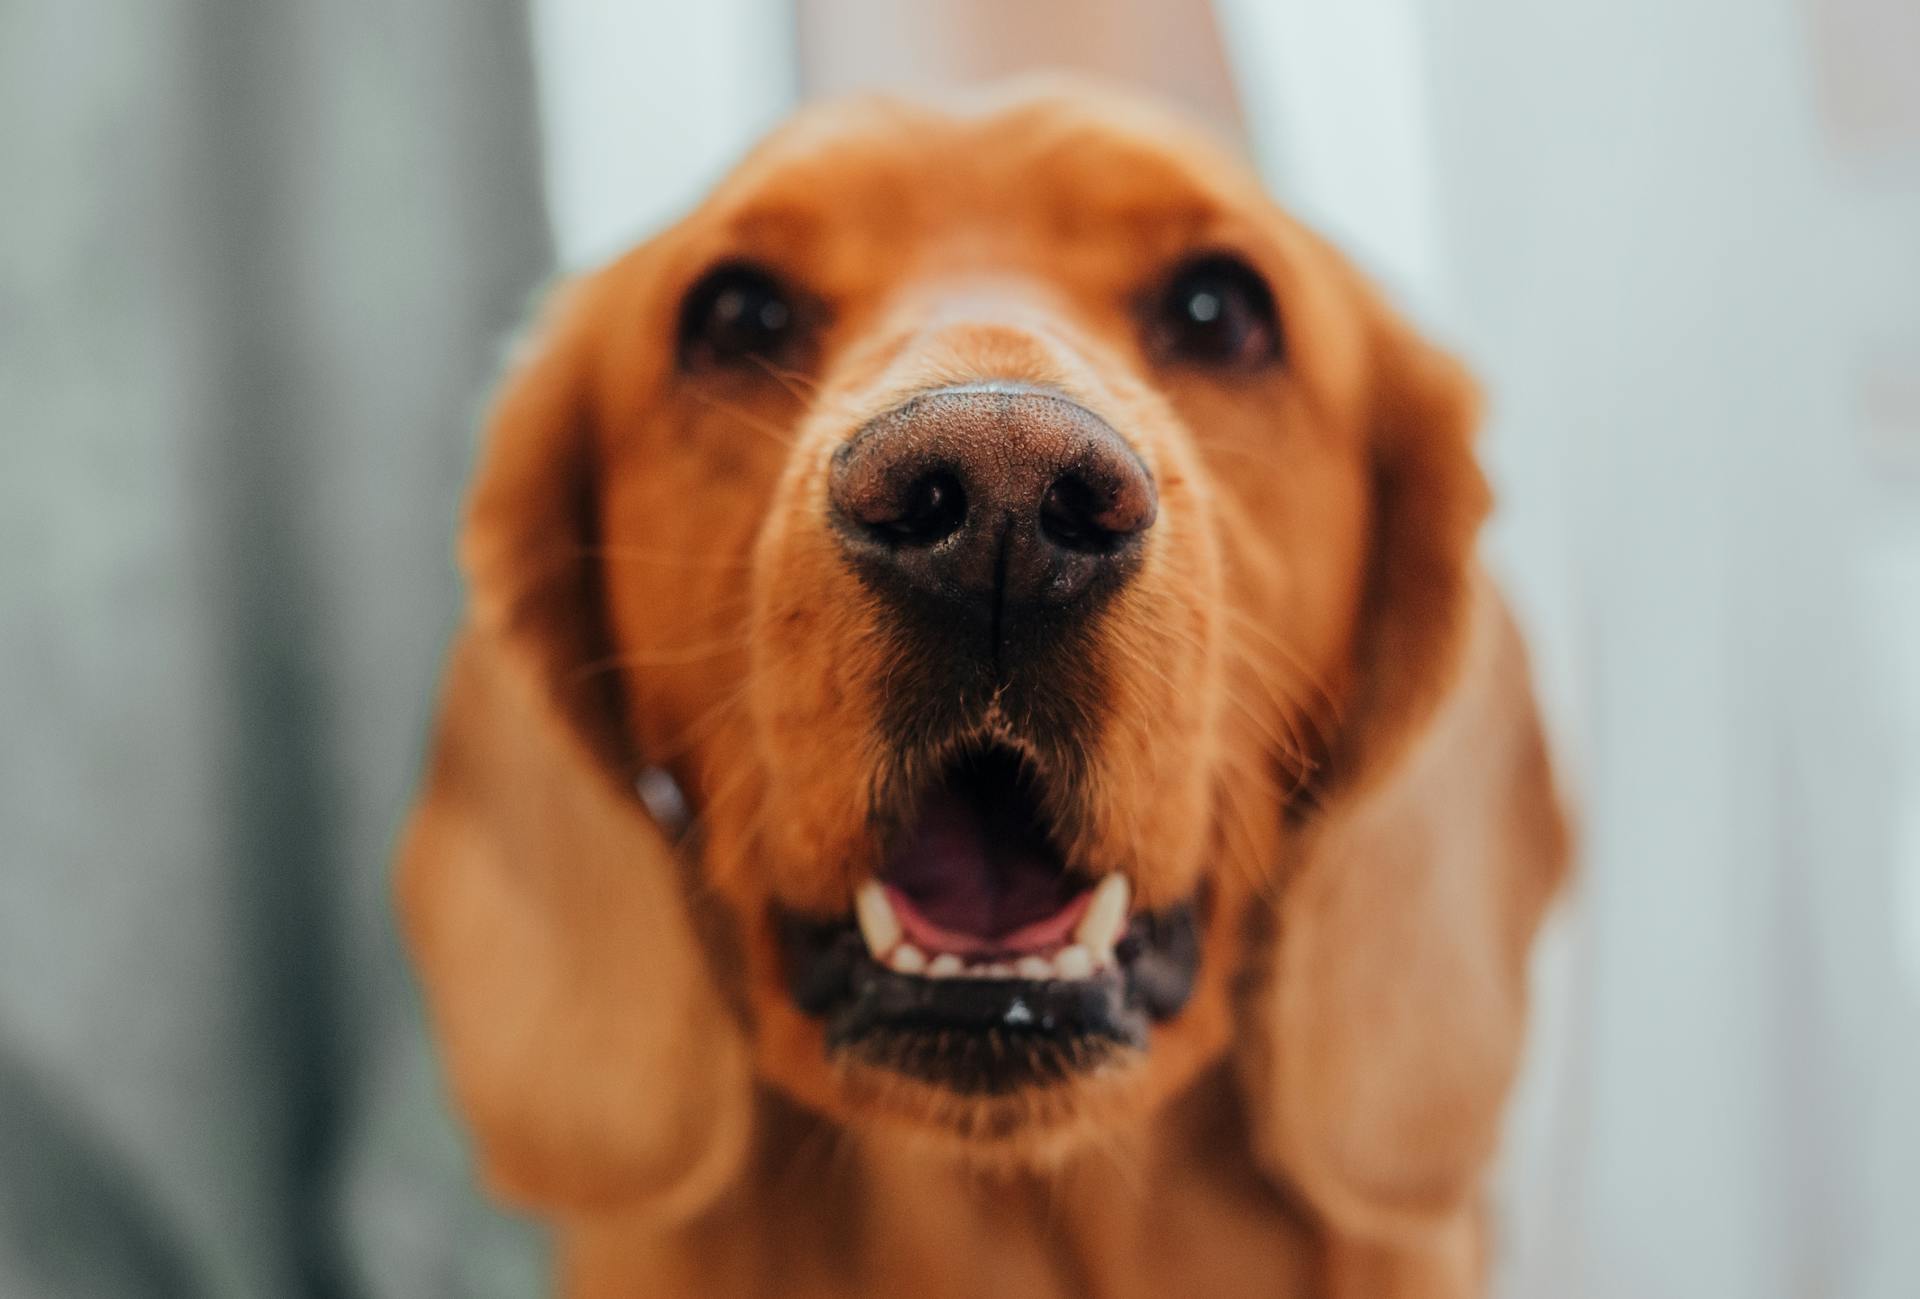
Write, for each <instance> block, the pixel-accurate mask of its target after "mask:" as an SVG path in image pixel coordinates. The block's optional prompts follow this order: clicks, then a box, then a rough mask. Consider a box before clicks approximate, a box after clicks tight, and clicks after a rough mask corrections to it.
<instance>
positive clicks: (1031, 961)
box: [1013, 956, 1053, 979]
mask: <svg viewBox="0 0 1920 1299" xmlns="http://www.w3.org/2000/svg"><path fill="white" fill-rule="evenodd" d="M1013 968H1014V969H1015V970H1016V971H1018V972H1019V975H1020V977H1021V978H1023V979H1051V978H1052V977H1053V962H1052V961H1049V960H1048V959H1047V958H1046V957H1044V956H1023V957H1021V958H1020V960H1019V961H1018V962H1017V963H1016V964H1015V965H1014V967H1013Z"/></svg>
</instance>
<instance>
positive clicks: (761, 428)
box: [694, 391, 793, 451]
mask: <svg viewBox="0 0 1920 1299" xmlns="http://www.w3.org/2000/svg"><path fill="white" fill-rule="evenodd" d="M694 396H695V397H696V398H697V399H698V400H700V401H701V402H704V403H705V404H706V405H708V406H711V407H712V408H713V409H715V410H717V411H719V412H720V413H721V414H723V415H727V416H730V417H732V418H733V419H736V420H738V421H739V422H740V423H741V425H742V426H743V427H745V428H748V429H751V430H752V431H753V432H755V433H758V434H759V435H760V436H761V437H764V438H765V439H767V441H769V442H771V443H773V444H774V445H775V446H777V447H779V448H780V449H781V450H783V451H784V450H786V449H787V448H789V447H791V446H792V445H793V434H792V432H791V431H790V430H787V429H783V428H781V427H780V426H779V425H778V424H775V423H773V422H771V421H769V420H766V419H763V418H761V417H760V416H758V415H756V414H754V413H753V412H752V411H750V410H747V409H746V408H745V407H742V406H737V405H735V404H734V403H733V402H730V401H724V400H722V399H721V398H719V397H716V396H714V395H713V394H712V393H710V392H701V391H696V392H695V393H694Z"/></svg>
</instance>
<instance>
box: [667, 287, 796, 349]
mask: <svg viewBox="0 0 1920 1299" xmlns="http://www.w3.org/2000/svg"><path fill="white" fill-rule="evenodd" d="M798 315H799V313H798V311H797V309H796V307H795V304H794V300H793V296H792V295H791V294H790V293H788V291H787V290H786V288H785V286H783V285H782V284H781V283H780V281H779V280H778V279H776V278H775V277H774V276H773V275H772V274H770V273H769V272H767V271H764V270H761V269H760V268H759V267H757V266H750V265H747V264H744V263H739V262H732V263H728V264H726V265H724V266H718V267H715V268H714V269H713V270H711V271H708V272H707V273H706V274H705V275H703V276H701V277H700V280H699V282H698V283H696V284H695V285H694V286H693V288H691V289H689V290H688V291H687V297H686V301H685V302H684V303H683V304H682V305H681V308H680V360H681V363H682V364H684V365H735V364H738V363H740V362H742V361H745V360H747V359H749V358H750V357H756V356H757V357H762V358H765V359H774V358H777V357H779V356H780V355H781V353H782V352H784V351H785V350H786V349H787V348H788V346H789V345H790V344H791V342H792V340H793V338H794V335H795V332H796V330H797V328H798V325H799V321H798Z"/></svg>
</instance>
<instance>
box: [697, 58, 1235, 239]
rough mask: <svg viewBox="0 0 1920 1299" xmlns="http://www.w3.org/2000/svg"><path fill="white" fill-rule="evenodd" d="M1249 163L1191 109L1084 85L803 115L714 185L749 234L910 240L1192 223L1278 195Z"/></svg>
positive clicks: (821, 109)
mask: <svg viewBox="0 0 1920 1299" xmlns="http://www.w3.org/2000/svg"><path fill="white" fill-rule="evenodd" d="M1265 202H1266V201H1265V198H1264V195H1263V194H1262V193H1261V191H1260V189H1259V186H1258V183H1257V182H1256V181H1255V180H1254V179H1253V177H1252V175H1251V173H1250V171H1249V170H1248V169H1247V168H1246V166H1245V165H1244V163H1242V162H1241V161H1240V160H1239V159H1238V158H1237V157H1235V156H1234V155H1233V154H1232V153H1231V152H1230V151H1229V150H1227V149H1226V148H1225V147H1224V146H1222V145H1221V144H1220V143H1219V142H1217V141H1215V140H1213V139H1211V138H1210V137H1208V136H1207V135H1206V134H1205V132H1204V131H1202V130H1200V129H1199V128H1198V127H1196V126H1194V125H1193V124H1191V123H1188V122H1185V121H1182V120H1181V119H1179V118H1177V117H1176V116H1174V115H1171V114H1168V113H1166V112H1164V111H1163V110H1159V109H1156V108H1153V107H1150V106H1147V105H1143V104H1140V103H1137V102H1135V101H1132V100H1128V99H1126V98H1124V97H1118V96H1114V97H1099V96H1089V95H1086V94H1073V95H1052V96H1037V97H1027V98H1021V99H1017V100H1014V101H1012V102H1001V101H994V102H991V103H987V104H984V105H982V104H967V103H961V104H959V105H949V106H944V107H937V106H930V105H927V104H921V103H912V102H907V101H902V100H893V99H878V98H874V99H860V100H851V101H837V102H833V103H829V104H825V105H821V106H818V107H815V108H812V109H809V110H806V111H803V112H802V113H800V114H799V115H797V116H796V117H795V118H794V119H793V120H792V121H790V122H789V123H788V124H787V125H786V126H784V127H782V128H781V129H779V130H778V131H776V132H775V133H774V134H773V135H771V136H770V137H768V139H767V140H766V141H765V142H764V143H763V144H762V145H761V146H760V148H758V149H757V150H755V152H754V153H753V154H752V155H750V156H749V157H748V158H747V159H746V161H745V162H743V163H742V164H741V165H740V167H739V168H738V169H737V170H736V171H735V172H734V173H733V175H732V176H731V177H729V178H728V180H727V181H726V182H724V183H723V184H722V186H721V187H720V188H719V189H718V190H717V191H716V193H715V195H714V197H713V200H712V202H711V203H710V204H709V205H708V208H707V213H706V215H707V216H708V218H709V219H710V220H711V221H712V222H714V223H715V224H717V225H719V226H721V227H723V228H726V229H729V230H731V231H732V232H734V233H735V234H736V235H738V236H739V237H740V238H741V239H743V240H744V241H748V242H757V241H760V240H763V239H771V240H772V241H774V242H775V243H783V242H797V241H800V240H805V239H809V238H816V239H817V238H825V237H827V236H828V235H830V234H834V233H840V234H843V235H848V236H853V237H855V238H859V239H863V240H870V241H881V242H897V241H899V240H902V239H911V238H914V237H916V236H924V235H926V234H928V233H935V232H937V233H939V234H941V235H945V236H948V237H954V236H963V235H964V234H965V233H966V232H967V231H968V230H969V229H973V230H991V231H993V232H996V233H999V234H1003V235H1005V234H1009V233H1014V234H1017V233H1018V232H1021V231H1028V232H1034V231H1044V232H1045V233H1047V234H1049V235H1053V236H1062V235H1064V236H1067V237H1079V238H1093V237H1098V236H1099V235H1100V234H1102V233H1103V232H1116V233H1119V234H1121V235H1124V236H1130V237H1133V236H1139V235H1142V234H1149V235H1150V234H1151V233H1154V232H1156V231H1160V230H1171V231H1173V232H1175V234H1176V235H1179V234H1191V233H1195V232H1199V231H1201V230H1204V229H1205V228H1207V227H1208V226H1209V225H1210V224H1214V223H1217V222H1219V221H1221V220H1223V219H1229V218H1231V217H1233V216H1235V215H1238V214H1243V213H1246V212H1247V211H1249V210H1250V209H1252V208H1255V207H1262V206H1264V205H1265Z"/></svg>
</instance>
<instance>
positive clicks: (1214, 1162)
mask: <svg viewBox="0 0 1920 1299" xmlns="http://www.w3.org/2000/svg"><path fill="white" fill-rule="evenodd" d="M760 1117H761V1123H760V1127H759V1133H760V1135H759V1138H758V1142H757V1148H756V1151H755V1155H754V1158H753V1161H752V1165H751V1167H750V1169H749V1171H748V1172H747V1173H746V1174H745V1176H744V1177H743V1178H742V1180H741V1182H740V1183H739V1184H738V1185H737V1186H736V1187H735V1188H734V1190H733V1191H731V1192H730V1193H729V1194H728V1195H727V1196H726V1197H725V1198H724V1199H723V1200H722V1201H721V1202H720V1203H719V1204H717V1205H716V1206H714V1207H713V1208H712V1209H711V1210H709V1211H708V1212H707V1213H705V1214H704V1215H702V1216H701V1217H699V1218H698V1219H696V1220H694V1221H692V1222H685V1223H678V1224H675V1223H668V1222H662V1221H660V1220H658V1219H657V1218H652V1217H649V1216H648V1215H645V1214H632V1213H622V1214H609V1215H606V1216H604V1217H598V1218H594V1219H592V1220H584V1219H576V1220H572V1221H570V1222H569V1223H568V1224H566V1225H565V1227H564V1228H563V1241H562V1250H563V1254H564V1259H563V1263H564V1271H565V1275H566V1278H567V1289H568V1292H569V1293H578V1294H599V1293H609V1294H611V1293H647V1294H658V1295H677V1294H689V1295H692V1294H700V1295H719V1294H727V1295H742V1296H752V1295H763V1294H764V1295H781V1296H815V1295H818V1296H821V1297H822V1299H824V1297H825V1296H828V1295H836V1296H838V1295H845V1294H848V1293H858V1294H875V1295H892V1294H902V1295H904V1294H913V1295H926V1296H939V1297H948V1296H951V1297H952V1299H961V1297H962V1296H966V1297H969V1299H970V1297H971V1296H988V1295H997V1294H1019V1295H1023V1296H1025V1295H1033V1296H1047V1295H1054V1294H1059V1295H1062V1296H1065V1295H1080V1294H1101V1295H1109V1294H1111V1295H1131V1294H1136V1293H1137V1294H1141V1295H1148V1294H1153V1295H1162V1296H1164V1295H1168V1294H1198V1293H1210V1292H1214V1291H1216V1290H1218V1291H1224V1292H1228V1293H1238V1292H1243V1291H1245V1290H1246V1289H1247V1287H1248V1286H1249V1284H1250V1283H1251V1282H1252V1281H1254V1280H1258V1282H1259V1289H1260V1291H1261V1292H1262V1293H1266V1294H1272V1295H1278V1296H1288V1295H1306V1294H1309V1293H1311V1292H1312V1291H1311V1279H1312V1266H1313V1257H1312V1243H1311V1234H1310V1231H1309V1229H1308V1228H1307V1227H1306V1226H1305V1225H1304V1222H1303V1220H1302V1219H1301V1218H1300V1217H1299V1216H1298V1214H1297V1213H1296V1212H1295V1211H1294V1210H1293V1208H1292V1207H1291V1206H1290V1205H1289V1204H1288V1203H1287V1201H1286V1200H1285V1198H1284V1197H1283V1196H1282V1195H1281V1194H1280V1192H1279V1191H1278V1190H1277V1189H1276V1188H1275V1187H1274V1186H1273V1185H1272V1183H1271V1182H1269V1181H1268V1180H1267V1179H1265V1178H1264V1177H1263V1176H1262V1175H1261V1173H1260V1172H1259V1171H1258V1169H1257V1168H1256V1167H1255V1166H1254V1163H1253V1159H1252V1155H1251V1151H1250V1149H1249V1143H1248V1134H1247V1130H1246V1126H1245V1116H1244V1113H1243V1110H1242V1108H1241V1106H1240V1103H1239V1100H1238V1097H1237V1095H1236V1093H1235V1090H1234V1087H1233V1085H1232V1080H1231V1078H1230V1077H1229V1076H1228V1074H1227V1071H1226V1070H1225V1068H1224V1067H1223V1068H1221V1069H1217V1070H1215V1071H1214V1072H1213V1073H1212V1074H1210V1075H1209V1076H1208V1077H1206V1078H1205V1079H1203V1080H1202V1081H1201V1082H1200V1083H1199V1084H1198V1085H1196V1086H1195V1087H1194V1088H1192V1089H1191V1090H1190V1091H1189V1092H1187V1093H1186V1094H1185V1095H1184V1096H1182V1097H1181V1098H1179V1099H1178V1100H1177V1101H1176V1102H1174V1103H1173V1104H1171V1105H1169V1106H1167V1107H1166V1108H1165V1109H1164V1110H1163V1111H1162V1112H1160V1113H1159V1114H1158V1115H1156V1116H1155V1117H1154V1118H1153V1119H1152V1120H1151V1122H1150V1123H1149V1124H1148V1126H1147V1127H1146V1128H1145V1129H1144V1130H1142V1131H1140V1132H1138V1133H1130V1134H1115V1135H1114V1136H1113V1137H1112V1139H1111V1140H1110V1141H1103V1142H1101V1143H1100V1144H1098V1145H1096V1146H1093V1147H1090V1148H1088V1149H1086V1150H1085V1151H1083V1152H1082V1153H1081V1154H1079V1155H1077V1156H1075V1157H1074V1158H1072V1159H1071V1160H1069V1161H1068V1162H1067V1163H1066V1164H1064V1165H1063V1166H1062V1167H1061V1168H1060V1169H1059V1170H1058V1171H1055V1172H1050V1173H1044V1174H1043V1173H1036V1172H1022V1173H1007V1172H989V1171H985V1170H982V1169H979V1168H970V1167H965V1166H962V1165H959V1164H957V1163H955V1162H954V1161H953V1160H952V1159H950V1158H948V1157H945V1156H942V1155H939V1154H936V1153H934V1152H932V1151H930V1150H928V1149H927V1148H925V1147H923V1146H920V1145H917V1144H913V1143H901V1142H896V1141H888V1140H884V1139H882V1140H871V1139H860V1138H857V1137H855V1136H854V1134H852V1133H850V1132H849V1131H847V1130H846V1129H844V1128H841V1127H839V1126H837V1125H835V1124H833V1123H831V1122H829V1121H827V1120H824V1119H821V1118H818V1117H815V1116H812V1115H809V1114H805V1113H802V1112H800V1111H798V1110H796V1109H794V1108H793V1107H792V1106H791V1105H789V1104H787V1103H785V1102H783V1101H780V1100H778V1099H776V1098H774V1097H771V1096H768V1097H764V1098H763V1100H762V1105H761V1115H760ZM1215 1277H1217V1278H1218V1280H1219V1285H1217V1286H1216V1285H1212V1284H1204V1282H1206V1281H1207V1280H1208V1279H1209V1278H1215ZM850 1278H857V1279H858V1282H857V1284H853V1285H851V1286H850V1285H849V1279H850ZM636 1286H638V1289H637V1290H636V1288H635V1287H636Z"/></svg>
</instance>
